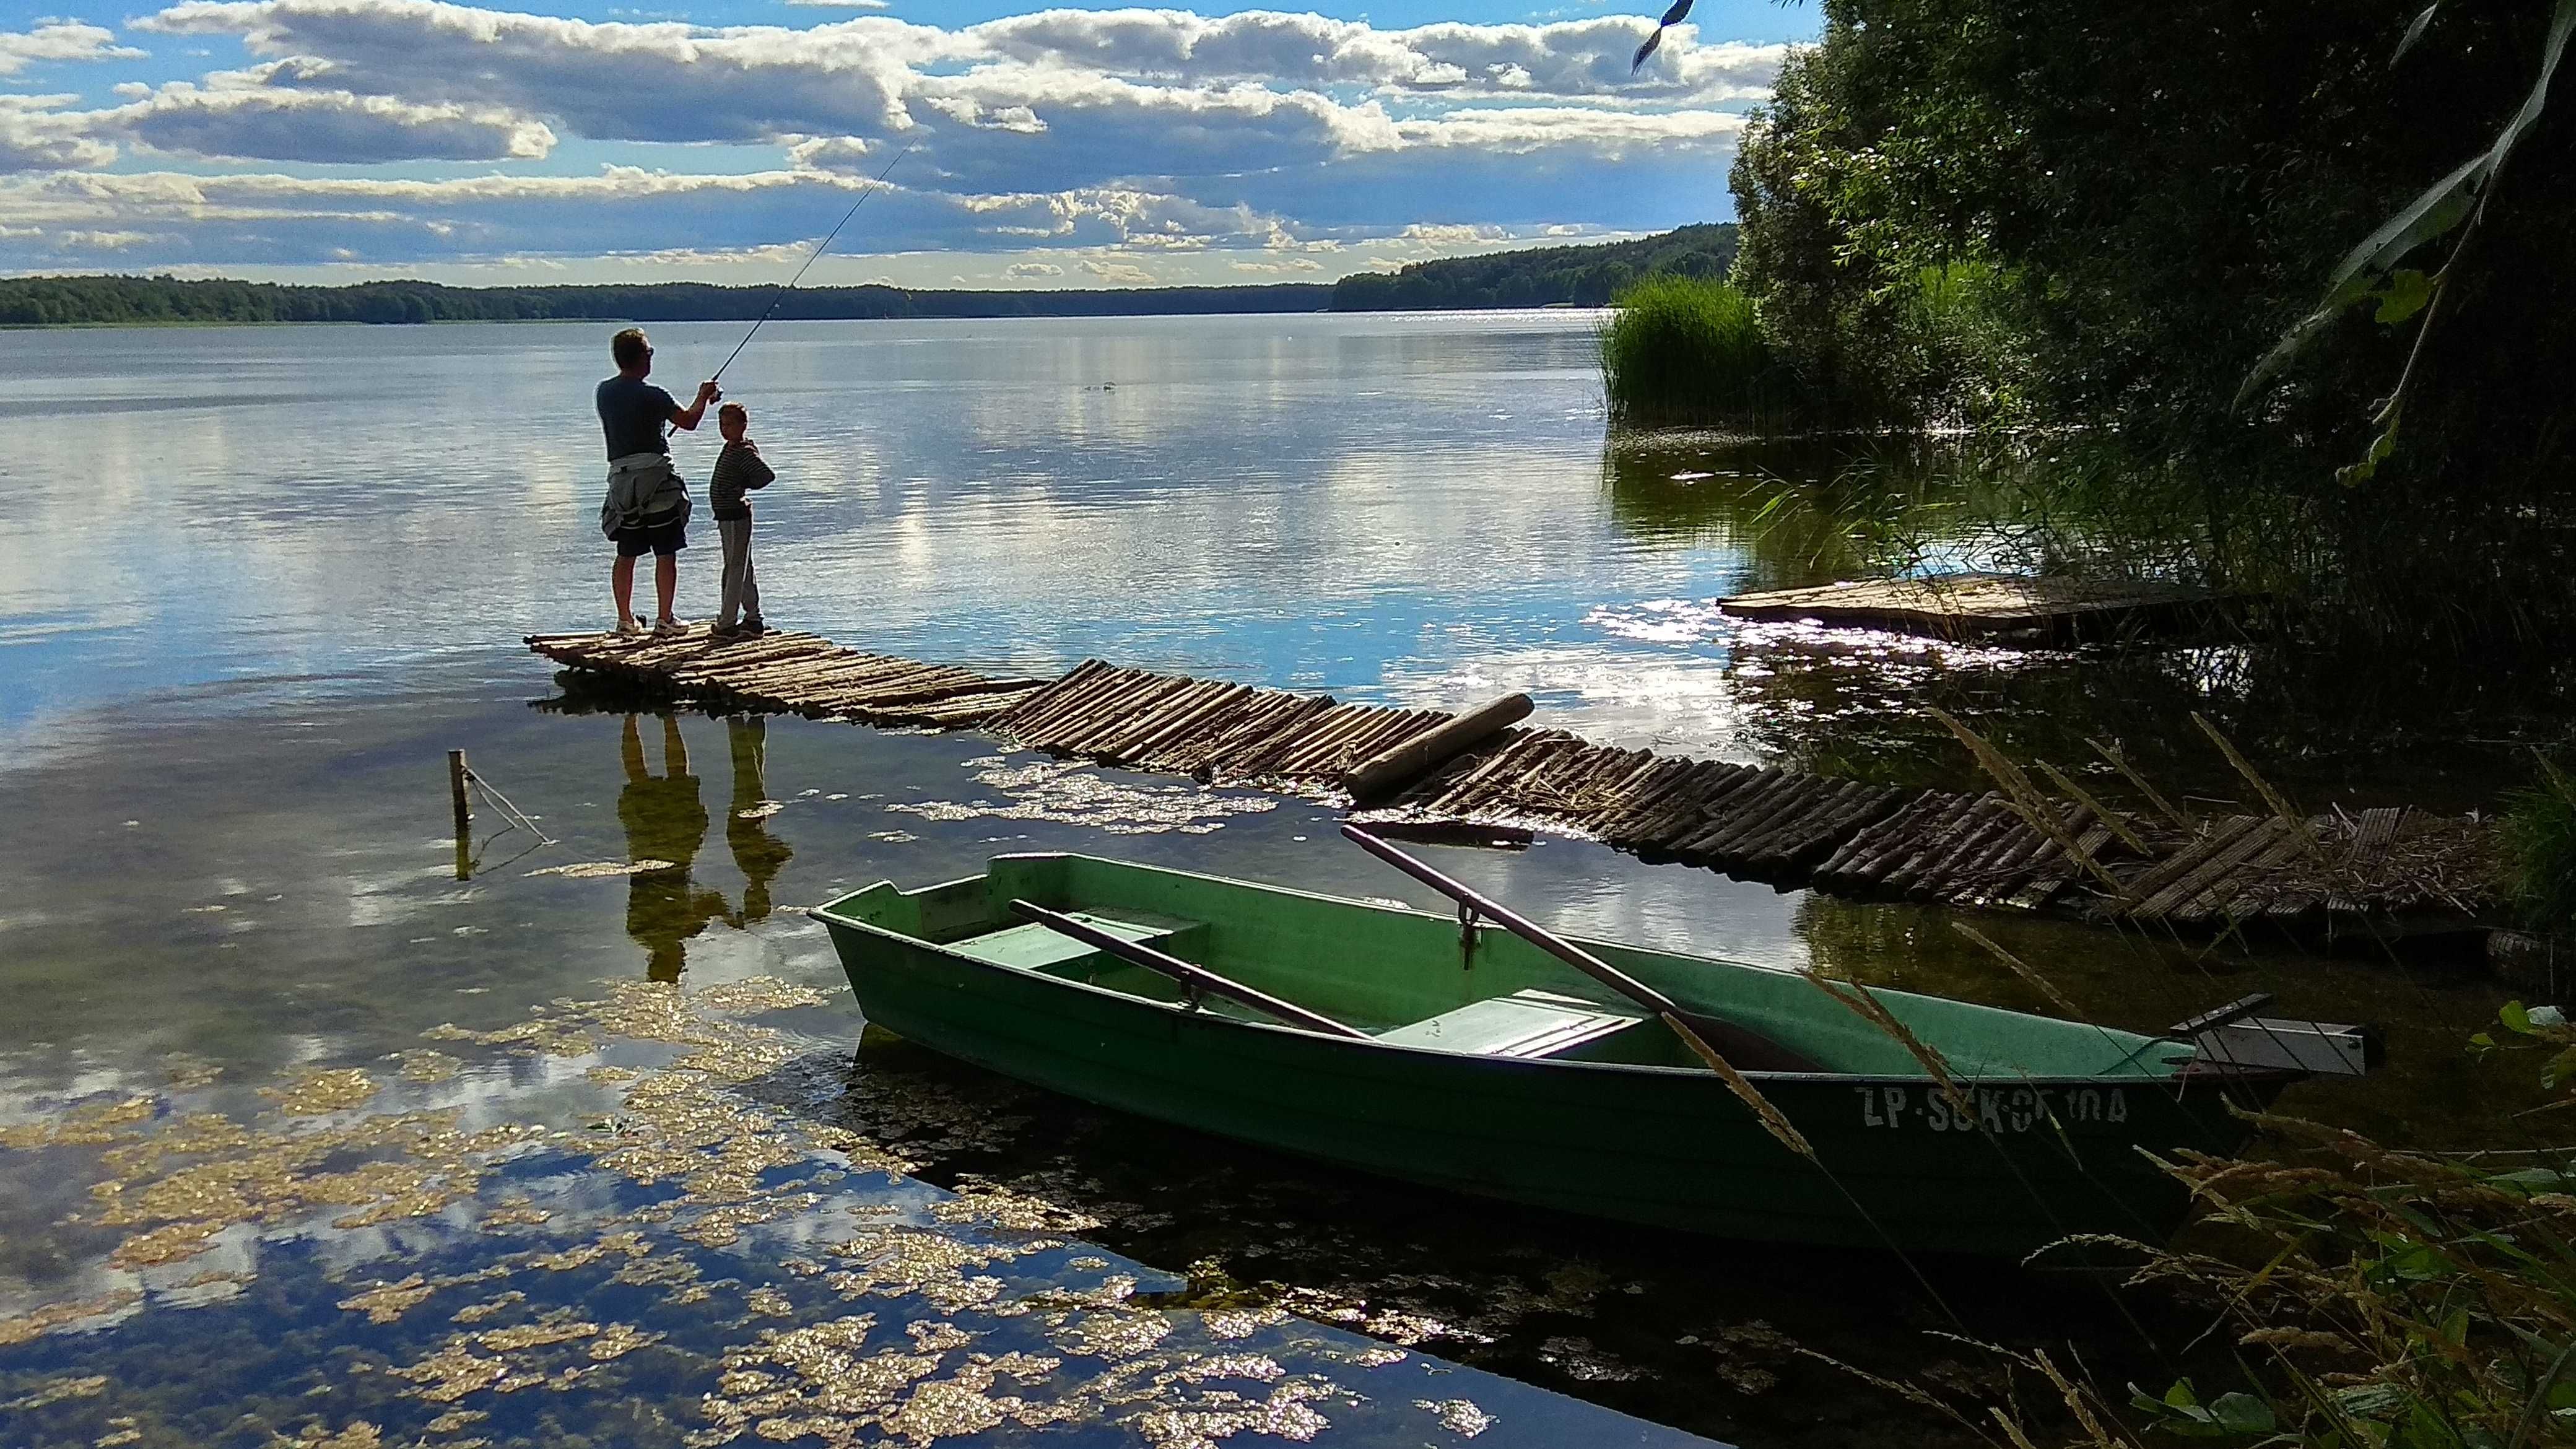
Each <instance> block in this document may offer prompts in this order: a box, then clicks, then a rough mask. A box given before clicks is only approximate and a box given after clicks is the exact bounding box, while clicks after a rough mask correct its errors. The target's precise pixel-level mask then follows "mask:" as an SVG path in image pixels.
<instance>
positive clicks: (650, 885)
mask: <svg viewBox="0 0 2576 1449" xmlns="http://www.w3.org/2000/svg"><path fill="white" fill-rule="evenodd" d="M620 753H621V754H622V756H623V758H624V759H625V762H626V788H625V789H624V790H622V791H620V792H619V793H618V796H617V819H618V821H619V823H621V824H623V825H624V826H625V827H626V858H627V859H628V860H630V861H636V860H662V861H669V862H670V864H669V865H667V866H664V867H662V868H660V869H656V870H647V871H638V872H637V873H635V874H634V875H631V876H628V877H627V878H626V934H628V935H630V936H633V937H634V938H635V944H637V945H639V946H642V947H643V948H644V954H645V956H646V958H647V965H646V968H645V974H646V975H648V976H650V977H652V978H653V979H654V980H656V981H677V980H679V979H680V968H681V966H682V965H684V964H686V961H687V956H686V953H685V952H684V951H683V950H682V949H681V946H680V943H681V942H682V941H685V940H687V939H689V938H690V937H691V936H694V935H696V934H698V933H699V932H700V931H703V930H705V929H706V928H707V922H708V921H710V920H713V919H714V918H715V917H717V916H719V915H722V914H724V909H725V900H724V897H723V896H721V895H718V894H717V893H716V892H714V891H702V890H692V889H691V888H690V884H691V883H690V880H689V866H690V863H691V862H693V861H695V860H696V859H697V856H698V847H699V845H701V844H703V843H704V842H705V840H706V838H707V807H706V805H705V804H704V803H703V802H701V801H700V800H699V798H698V777H697V776H695V775H692V774H690V773H689V747H688V745H687V743H686V742H684V741H683V740H681V738H680V721H679V720H678V719H677V718H676V717H674V716H671V715H664V716H662V773H661V774H660V775H658V776H657V775H651V774H647V773H646V772H645V768H644V739H643V736H642V735H641V734H640V733H638V732H637V727H636V716H634V715H631V714H630V715H628V716H627V717H626V737H625V740H624V741H623V743H622V746H621V751H620Z"/></svg>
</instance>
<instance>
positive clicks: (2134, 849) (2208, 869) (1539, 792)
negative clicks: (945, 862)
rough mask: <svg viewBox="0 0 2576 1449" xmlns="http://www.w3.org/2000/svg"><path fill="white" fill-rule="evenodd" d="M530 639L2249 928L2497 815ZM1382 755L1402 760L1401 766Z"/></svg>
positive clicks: (729, 690)
mask: <svg viewBox="0 0 2576 1449" xmlns="http://www.w3.org/2000/svg"><path fill="white" fill-rule="evenodd" d="M527 643H528V647H529V648H530V649H532V650H534V651H535V652H537V653H538V654H541V655H543V656H545V657H546V658H548V659H551V660H554V661H555V662H556V663H559V664H562V665H564V666H566V667H567V668H570V669H574V670H578V671H582V672H584V673H586V674H590V675H594V676H600V677H605V678H610V679H616V680H621V681H624V682H626V683H628V684H631V685H635V686H638V687H641V688H644V689H648V690H651V691H653V692H655V693H659V694H663V695H672V696H678V697H681V698H686V699H690V700H693V701H696V702H699V703H702V704H705V705H708V706H711V707H714V708H720V709H752V710H762V711H773V712H782V713H796V714H804V715H809V716H814V717H818V718H835V719H844V720H849V721H852V722H856V723H864V724H876V725H909V726H919V727H927V728H933V729H982V730H985V731H987V732H989V733H991V734H993V735H994V736H996V737H998V738H1000V739H1002V740H1004V741H1006V742H1008V743H1010V744H1013V745H1017V746H1020V747H1022V748H1027V749H1035V750H1043V751H1047V752H1049V753H1052V754H1056V755H1061V756H1066V757H1071V758H1077V759H1085V760H1091V761H1094V762H1097V763H1100V764H1105V765H1116V766H1119V767H1122V768H1126V769H1134V770H1150V771H1157V772H1163V773H1169V774H1178V775H1189V776H1192V777H1194V778H1197V779H1200V780H1204V781H1207V782H1210V783H1213V784H1223V785H1232V786H1243V787H1250V788H1260V789H1274V790H1280V791H1283V792H1291V793H1299V794H1305V795H1308V796H1312V797H1316V798H1322V799H1328V800H1334V801H1336V802H1337V803H1347V802H1348V796H1347V791H1348V789H1349V787H1350V786H1351V785H1352V784H1353V782H1354V781H1360V782H1364V783H1370V782H1373V783H1377V784H1379V785H1382V786H1383V787H1384V803H1385V804H1386V805H1387V807H1388V809H1389V810H1390V811H1391V812H1393V813H1395V814H1398V815H1400V816H1402V817H1404V818H1408V819H1415V820H1437V821H1460V822H1475V823H1479V824H1486V825H1493V826H1500V827H1514V828H1525V829H1526V828H1535V829H1544V830H1550V831H1555V832H1558V833H1563V834H1569V835H1577V836H1585V837H1589V838H1592V839H1596V840H1599V841H1601V842H1603V843H1604V844H1607V845H1611V846H1613V847H1616V848H1619V849H1622V850H1627V851H1630V852H1633V853H1635V854H1637V855H1640V856H1643V857H1646V858H1648V859H1656V860H1672V861H1680V862H1685V863H1688V864H1693V865H1700V866H1706V867H1708V868H1710V869H1714V870H1719V871H1723V872H1725V873H1727V874H1729V875H1733V876H1737V877H1740V878H1744V879H1750V880H1761V881H1767V882H1770V883H1772V884H1775V885H1778V886H1780V887H1782V888H1783V889H1787V888H1791V887H1802V886H1804V887H1814V888H1816V889H1820V890H1826V891H1832V892H1835V893H1837V894H1843V895H1852V896H1859V897H1864V898H1878V899H1902V900H1912V901H1923V902H1931V903H1938V904H1942V905H1949V906H1959V907H1970V908H1981V909H1992V910H2017V911H2045V912H2050V913H2054V914H2060V915H2072V916H2077V917H2082V918H2089V919H2094V920H2099V921H2103V922H2106V923H2110V922H2127V923H2134V924H2138V925H2151V926H2162V927H2166V928H2171V929H2177V930H2183V931H2187V932H2192V933H2198V934H2208V933H2212V932H2219V931H2225V930H2228V929H2232V928H2235V927H2238V926H2243V925H2251V924H2263V925H2268V926H2272V927H2278V928H2283V929H2287V930H2289V931H2292V932H2293V933H2298V934H2336V933H2347V932H2348V933H2355V934H2373V935H2384V934H2393V933H2395V932H2398V931H2416V930H2427V929H2430V930H2468V929H2472V928H2474V927H2475V923H2476V922H2477V920H2478V919H2479V918H2480V916H2481V915H2482V914H2483V913H2485V912H2486V911H2487V909H2488V907H2489V905H2490V904H2491V902H2489V900H2488V899H2487V894H2486V893H2487V891H2488V890H2489V886H2488V885H2487V881H2488V880H2489V879H2491V876H2490V874H2489V873H2488V871H2487V870H2486V869H2485V867H2484V864H2483V862H2484V861H2485V859H2486V858H2487V857H2486V852H2488V851H2490V850H2491V849H2492V841H2491V839H2490V832H2489V831H2488V829H2487V827H2485V826H2484V825H2482V824H2481V823H2479V822H2477V821H2474V820H2469V819H2462V818H2458V817H2449V816H2439V815H2433V814H2429V813H2426V812H2422V811H2413V810H2404V809H2377V810H2366V811H2363V812H2361V813H2360V814H2359V815H2357V816H2351V817H2347V816H2344V815H2341V814H2328V815H2321V816H2315V817H2311V818H2309V819H2307V820H2304V821H2293V820H2289V819H2283V818H2279V817H2275V816H2268V815H2266V816H2257V815H2227V816H2222V817H2216V818H2212V819H2206V820H2193V821H2189V822H2172V821H2164V820H2160V819H2151V818H2148V817H2146V816H2131V815H2126V814H2118V815H2116V818H2114V819H2110V820H2105V819H2102V818H2100V817H2099V816H2097V815H2096V814H2095V813H2094V808H2093V807H2092V806H2091V805H2090V804H2065V803H2061V804H2058V805H2056V806H2054V807H2052V808H2054V809H2055V811H2056V815H2055V818H2054V819H2053V820H2051V819H2050V818H2049V817H2048V816H2046V815H2044V814H2043V815H2030V814H2025V813H2024V812H2023V811H2022V810H2021V809H2020V808H2019V807H2017V806H2016V805H2014V804H2013V803H2012V802H2011V801H2009V800H2007V799H2006V798H2005V797H2004V796H2002V795H2000V794H1996V793H1985V794H1974V793H1965V792H1953V791H1943V790H1919V789H1902V788H1897V787H1893V786H1887V785H1877V784H1871V783H1868V782H1866V781H1860V780H1850V779H1840V778H1835V777H1830V776H1822V775H1811V774H1805V773H1801V772H1798V771H1794V770H1783V769H1777V768H1772V767H1768V766H1755V765H1738V764H1728V763H1726V762H1723V761H1713V760H1695V759H1687V758H1681V757H1676V756H1671V755H1659V754H1655V753H1652V752H1650V751H1646V750H1623V749H1617V748H1612V747H1608V746H1603V745H1596V744H1593V743H1591V742H1589V741H1586V740H1583V739H1580V738H1578V737H1576V736H1574V735H1572V734H1568V733H1566V732H1565V731H1562V730H1549V729H1525V728H1516V727H1507V726H1504V725H1502V724H1500V723H1499V722H1500V721H1503V720H1507V719H1511V718H1517V713H1515V712H1513V711H1510V710H1500V711H1498V710H1497V709H1496V708H1495V707H1492V706H1489V707H1488V708H1487V709H1486V710H1480V711H1477V712H1475V714H1474V715H1472V716H1468V717H1463V718H1462V717H1460V716H1455V715H1452V714H1449V713H1448V712H1445V711H1441V710H1402V709H1392V708H1387V707H1384V706H1379V705H1364V704H1345V703H1342V702H1340V701H1337V700H1335V699H1333V698H1331V697H1330V696H1327V695H1308V694H1297V693H1293V692H1290V691H1286V690H1277V689H1265V688H1260V687H1257V686H1252V685H1244V684H1233V683H1227V682H1225V681H1221V680H1209V679H1197V678H1192V677H1189V676H1186V675H1174V674H1159V673H1155V672H1153V671H1150V670H1142V669H1127V668H1121V667H1119V666H1116V665H1112V664H1109V663H1106V662H1104V661H1101V660H1097V659H1092V660H1085V661H1084V662H1083V663H1081V664H1080V665H1077V666H1076V667H1075V668H1073V669H1072V670H1070V671H1069V672H1067V673H1066V674H1064V675H1062V676H1061V677H1059V678H1056V679H1053V680H1038V679H1025V678H1013V677H1004V676H993V675H985V674H981V673H978V672H976V671H973V670H968V669H959V668H955V667H952V666H947V665H935V664H924V663H921V662H919V661H916V660H910V659H903V658H899V657H896V656H892V655H883V654H870V653H865V652H862V651H858V650H852V649H846V648H843V647H841V646H840V645H837V644H834V643H833V642H832V641H830V640H828V639H825V638H822V637H821V636H819V635H814V634H800V633H779V634H769V635H764V636H762V637H761V638H759V639H755V640H742V641H727V640H719V639H715V638H713V637H711V636H710V635H709V634H708V633H707V632H706V631H705V630H704V629H703V628H696V629H692V630H690V631H688V632H686V633H683V634H678V635H670V636H641V637H624V638H621V637H618V636H615V635H602V634H553V635H533V636H530V637H529V639H528V640H527ZM1504 703H1508V701H1505V702H1504ZM1525 709H1526V702H1525V701H1523V702H1522V710H1521V711H1520V712H1525ZM1480 722H1482V723H1480ZM1391 765H1393V766H1400V767H1401V769H1402V771H1403V772H1404V778H1401V779H1391V778H1390V777H1389V776H1388V775H1387V770H1388V769H1389V768H1390V766H1391Z"/></svg>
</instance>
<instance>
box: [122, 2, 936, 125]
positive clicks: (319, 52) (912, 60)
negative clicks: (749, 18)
mask: <svg viewBox="0 0 2576 1449" xmlns="http://www.w3.org/2000/svg"><path fill="white" fill-rule="evenodd" d="M135 24H136V26H137V27H138V28H140V29H144V30H151V31H158V32H161V33H165V34H172V35H232V36H238V37H239V38H240V39H241V41H242V43H243V44H244V45H245V46H247V47H249V49H250V50H251V51H252V53H254V54H257V55H265V56H274V57H278V58H281V59H285V60H289V61H292V62H293V63H292V64H289V65H282V66H278V67H276V68H274V69H273V70H272V71H271V72H270V74H269V76H268V80H269V82H270V83H271V84H273V85H278V86H287V87H311V88H316V89H328V90H342V91H348V92H351V93H353V94H357V95H384V96H401V97H405V98H407V99H412V100H419V101H431V102H454V103H458V104H463V105H471V106H485V107H493V108H497V109H501V110H506V111H511V112H514V113H518V114H524V115H537V116H543V117H546V118H548V119H550V120H554V121H557V122H559V123H561V124H562V125H564V126H565V127H566V128H567V129H569V130H571V131H573V132H575V133H577V134H579V135H583V136H589V137H593V138H595V139H600V140H614V141H765V140H776V139H778V138H779V137H781V136H785V135H791V134H800V133H801V134H816V133H846V132H857V133H862V134H891V133H894V132H897V131H901V130H904V129H905V128H907V127H908V126H909V125H910V124H911V123H912V122H911V118H910V116H909V115H908V114H907V113H906V112H905V110H904V108H903V104H902V97H903V95H904V93H905V92H906V90H907V89H908V88H909V86H910V84H911V81H912V76H913V72H912V69H911V67H913V66H914V65H916V64H924V63H928V62H931V61H935V60H938V59H940V58H941V57H942V56H943V55H944V54H945V52H946V49H947V46H946V43H945V41H944V39H943V37H942V32H939V31H936V30H931V29H926V28H924V27H919V26H912V25H906V24H904V23H903V22H901V21H897V20H885V19H857V20H849V21H843V22H840V23H838V24H833V25H822V26H817V27H815V28H813V29H810V30H790V29H784V28H781V27H777V26H742V27H735V28H731V29H724V30H707V29H703V28H700V27H697V26H691V25H684V24H680V23H677V22H664V23H655V24H647V25H634V24H622V23H609V24H598V23H593V22H591V21H587V20H567V19H562V18H558V17H555V16H550V15H523V14H518V13H515V12H511V11H503V10H480V9H474V8H471V7H468V6H463V5H448V4H441V3H437V0H189V3H186V4H181V5H176V6H173V7H171V8H169V9H167V10H164V11H161V12H160V13H159V14H157V15H153V16H149V17H147V18H145V19H143V20H139V21H137V22H135Z"/></svg>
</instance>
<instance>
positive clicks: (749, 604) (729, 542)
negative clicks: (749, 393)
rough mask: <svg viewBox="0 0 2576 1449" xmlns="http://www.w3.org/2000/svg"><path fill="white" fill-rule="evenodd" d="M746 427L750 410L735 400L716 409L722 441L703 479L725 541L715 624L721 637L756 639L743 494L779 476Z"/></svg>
mask: <svg viewBox="0 0 2576 1449" xmlns="http://www.w3.org/2000/svg"><path fill="white" fill-rule="evenodd" d="M750 426H751V414H750V413H749V412H746V411H745V410H744V409H743V406H742V404H740V403H726V404H725V405H724V406H723V407H722V408H720V409H718V410H717V412H716V427H717V428H718V429H720V430H722V431H723V433H724V440H725V445H724V452H723V453H722V454H721V455H720V456H718V457H717V459H716V471H715V472H714V473H713V474H712V475H710V476H709V478H708V479H707V502H708V505H709V511H710V512H712V513H714V514H715V516H716V533H717V534H718V535H719V536H720V537H721V538H722V539H723V541H724V607H723V608H722V609H721V610H719V611H718V612H717V614H716V628H715V632H716V636H717V637H718V638H722V639H757V638H759V637H760V636H761V635H762V634H763V633H765V632H767V630H768V627H769V626H768V625H767V624H765V623H763V622H761V618H760V583H759V581H758V580H757V579H755V578H753V577H752V572H751V502H750V500H749V499H747V498H745V497H744V496H743V495H744V494H745V493H746V492H748V491H749V490H751V489H754V488H766V487H768V486H769V485H770V483H771V482H772V481H773V480H775V479H776V478H777V477H778V475H777V474H775V473H773V472H771V471H769V465H768V464H767V463H764V462H762V461H761V459H760V445H759V444H758V443H755V442H753V441H752V440H751V439H749V438H747V437H744V436H743V430H744V429H746V428H748V427H750ZM737 614H739V616H740V619H741V622H739V623H736V622H735V619H736V616H737Z"/></svg>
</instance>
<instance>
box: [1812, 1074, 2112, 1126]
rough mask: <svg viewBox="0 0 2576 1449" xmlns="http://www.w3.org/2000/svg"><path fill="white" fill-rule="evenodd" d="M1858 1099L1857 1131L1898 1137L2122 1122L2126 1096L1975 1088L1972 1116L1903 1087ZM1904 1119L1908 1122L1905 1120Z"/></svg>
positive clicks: (1865, 1092)
mask: <svg viewBox="0 0 2576 1449" xmlns="http://www.w3.org/2000/svg"><path fill="white" fill-rule="evenodd" d="M1853 1090H1854V1091H1856V1092H1858V1093H1860V1125H1862V1126H1863V1127H1884V1128H1886V1129H1888V1130H1889V1131H1901V1130H1903V1129H1904V1128H1906V1127H1908V1126H1915V1125H1919V1126H1921V1127H1923V1128H1925V1129H1927V1130H1929V1131H1933V1132H1986V1133H1990V1134H1996V1135H2000V1134H2002V1133H2006V1132H2029V1131H2031V1130H2032V1129H2034V1128H2047V1127H2049V1126H2051V1125H2052V1124H2057V1125H2062V1124H2065V1123H2068V1122H2126V1121H2128V1120H2129V1093H2128V1090H2127V1089H2126V1088H2124V1087H2078V1088H2062V1087H2009V1088H2005V1087H1976V1088H1970V1089H1966V1090H1967V1092H1968V1095H1969V1096H1970V1097H1971V1098H1972V1099H1973V1101H1972V1102H1971V1103H1970V1104H1968V1105H1973V1106H1974V1107H1975V1109H1976V1110H1975V1115H1973V1116H1971V1115H1969V1114H1968V1113H1967V1112H1966V1111H1965V1110H1964V1109H1963V1107H1962V1106H1961V1105H1956V1104H1953V1103H1952V1102H1951V1101H1950V1098H1949V1096H1948V1094H1947V1093H1944V1092H1940V1091H1927V1092H1924V1093H1922V1094H1921V1100H1919V1101H1918V1100H1916V1094H1915V1093H1914V1092H1912V1091H1910V1090H1909V1089H1907V1088H1904V1087H1891V1086H1884V1085H1880V1086H1867V1087H1855V1088H1853ZM1909 1119H1910V1120H1909Z"/></svg>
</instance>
